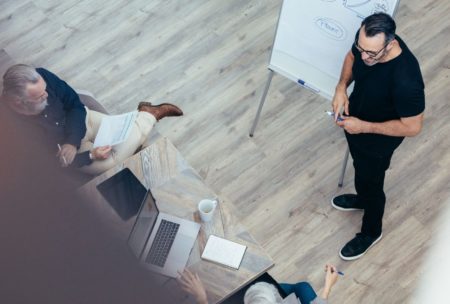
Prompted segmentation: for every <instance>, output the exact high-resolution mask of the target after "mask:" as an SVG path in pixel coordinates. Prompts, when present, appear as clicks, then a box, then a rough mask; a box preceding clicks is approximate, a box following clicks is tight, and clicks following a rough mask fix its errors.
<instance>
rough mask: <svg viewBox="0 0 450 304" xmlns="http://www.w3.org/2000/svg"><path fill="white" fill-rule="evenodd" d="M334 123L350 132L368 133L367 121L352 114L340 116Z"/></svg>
mask: <svg viewBox="0 0 450 304" xmlns="http://www.w3.org/2000/svg"><path fill="white" fill-rule="evenodd" d="M341 119H342V120H341V121H337V122H336V124H337V125H338V126H340V127H342V128H344V129H345V131H347V132H348V133H350V134H359V133H369V123H368V122H367V121H363V120H360V119H358V118H356V117H353V116H341Z"/></svg>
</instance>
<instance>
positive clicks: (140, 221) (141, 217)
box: [128, 190, 159, 258]
mask: <svg viewBox="0 0 450 304" xmlns="http://www.w3.org/2000/svg"><path fill="white" fill-rule="evenodd" d="M158 214H159V210H158V208H157V207H156V203H155V199H154V198H153V195H152V193H151V192H150V190H148V191H147V194H146V195H145V197H144V200H143V202H142V205H141V209H140V210H139V213H138V215H137V217H136V221H135V223H134V226H133V229H132V230H131V233H130V236H129V238H128V245H129V246H130V248H131V251H133V253H134V254H135V255H136V257H137V258H140V257H141V255H142V252H143V251H144V247H145V244H146V242H147V239H148V238H149V237H150V234H151V232H152V229H153V227H154V226H155V223H156V220H157V219H158Z"/></svg>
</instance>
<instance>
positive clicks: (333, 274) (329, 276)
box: [322, 264, 338, 299]
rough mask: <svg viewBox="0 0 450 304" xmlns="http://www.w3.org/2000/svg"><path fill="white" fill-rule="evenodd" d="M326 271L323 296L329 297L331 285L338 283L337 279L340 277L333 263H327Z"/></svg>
mask: <svg viewBox="0 0 450 304" xmlns="http://www.w3.org/2000/svg"><path fill="white" fill-rule="evenodd" d="M325 271H326V275H325V286H324V287H323V291H322V298H324V299H328V295H329V294H330V291H331V287H333V285H334V284H336V281H337V279H338V271H337V269H336V267H334V266H333V265H331V264H326V265H325Z"/></svg>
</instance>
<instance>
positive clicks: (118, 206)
mask: <svg viewBox="0 0 450 304" xmlns="http://www.w3.org/2000/svg"><path fill="white" fill-rule="evenodd" d="M97 189H98V191H99V192H100V193H101V194H102V195H103V197H104V198H105V199H106V200H107V201H108V203H109V204H110V205H111V207H112V208H113V209H114V211H116V213H117V214H118V215H119V216H120V218H121V219H122V220H124V221H127V220H128V219H130V218H131V217H133V216H135V215H136V214H137V213H138V211H139V208H140V206H141V203H142V200H143V198H144V196H145V193H146V192H147V189H145V187H144V186H143V185H142V184H141V182H140V181H139V180H138V178H137V177H136V176H135V175H134V174H133V172H131V171H130V169H128V168H125V169H123V170H121V171H119V172H117V173H116V174H114V175H113V176H111V177H110V178H108V179H107V180H105V181H103V182H102V183H100V184H98V185H97Z"/></svg>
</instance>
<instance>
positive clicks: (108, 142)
mask: <svg viewBox="0 0 450 304" xmlns="http://www.w3.org/2000/svg"><path fill="white" fill-rule="evenodd" d="M137 113H138V112H137V111H133V112H129V113H125V114H120V115H110V116H105V117H104V118H103V119H102V123H101V125H100V128H99V130H98V133H97V137H95V141H94V148H97V147H103V146H114V145H117V144H120V143H122V142H124V141H125V140H126V139H127V138H128V136H129V135H130V131H131V128H132V127H133V124H134V121H135V120H136V116H137Z"/></svg>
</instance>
